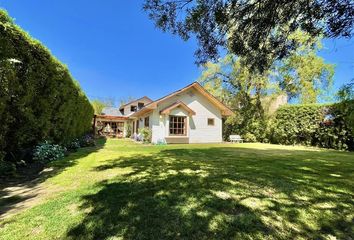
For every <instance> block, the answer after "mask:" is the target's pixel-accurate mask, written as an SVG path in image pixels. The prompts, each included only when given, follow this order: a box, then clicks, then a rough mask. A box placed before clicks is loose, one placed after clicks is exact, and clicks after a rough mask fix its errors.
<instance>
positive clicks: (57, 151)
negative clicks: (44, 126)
mask: <svg viewBox="0 0 354 240" xmlns="http://www.w3.org/2000/svg"><path fill="white" fill-rule="evenodd" d="M65 152H66V148H65V147H62V146H60V145H58V144H51V143H49V142H48V141H45V142H44V143H41V144H39V145H38V146H37V147H36V148H35V149H34V153H33V159H34V160H35V161H39V162H42V163H45V162H51V161H54V160H56V159H60V158H63V157H64V156H65Z"/></svg>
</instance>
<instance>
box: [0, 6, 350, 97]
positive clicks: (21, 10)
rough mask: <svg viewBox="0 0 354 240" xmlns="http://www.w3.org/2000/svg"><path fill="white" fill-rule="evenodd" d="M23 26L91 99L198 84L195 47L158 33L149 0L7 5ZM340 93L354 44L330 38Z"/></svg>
mask: <svg viewBox="0 0 354 240" xmlns="http://www.w3.org/2000/svg"><path fill="white" fill-rule="evenodd" d="M0 7H1V8H4V9H6V10H7V11H8V12H9V14H10V15H11V16H12V17H13V18H15V22H16V23H17V24H18V25H20V26H21V27H22V28H23V29H25V30H26V31H28V32H29V33H30V34H31V35H32V36H33V37H34V38H37V39H39V40H40V41H41V42H42V43H43V44H44V45H46V46H47V47H48V48H49V49H50V50H51V52H52V53H53V54H54V55H55V56H56V57H57V58H58V59H59V60H60V61H62V62H63V63H65V64H67V65H68V67H69V69H70V71H71V73H72V75H73V76H74V77H75V78H76V79H77V80H78V81H79V82H80V84H81V87H82V88H83V90H84V91H85V92H86V94H87V95H88V96H89V97H90V98H104V97H113V98H115V99H116V100H117V101H119V99H121V98H126V97H129V96H131V97H140V96H143V95H148V96H149V97H151V98H152V99H156V98H159V97H161V96H162V95H165V94H168V93H169V92H171V91H174V90H176V89H178V88H181V87H183V86H185V85H187V84H189V83H191V82H193V81H195V80H196V79H197V78H198V77H199V75H200V73H201V69H200V68H198V67H197V66H196V65H195V64H194V61H195V58H194V55H193V54H194V51H195V49H196V43H195V41H193V40H191V41H188V42H184V41H182V40H180V39H179V38H178V37H177V36H173V35H171V34H169V33H163V32H161V31H160V30H159V29H156V28H155V27H154V24H153V22H152V21H150V20H149V19H148V17H147V15H146V13H144V12H143V11H142V0H133V1H132V0H128V1H117V0H105V1H98V0H96V1H94V0H91V1H84V0H75V1H72V0H71V1H69V0H61V1H48V0H26V1H24V0H0ZM320 55H321V56H323V57H324V58H325V60H326V62H329V63H334V64H336V74H335V78H334V89H337V88H338V87H339V86H341V85H342V84H343V83H345V82H348V81H350V79H352V78H354V38H353V39H351V40H347V39H337V40H332V39H330V40H325V41H324V49H323V50H322V51H321V53H320Z"/></svg>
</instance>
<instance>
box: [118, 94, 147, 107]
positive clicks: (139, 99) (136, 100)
mask: <svg viewBox="0 0 354 240" xmlns="http://www.w3.org/2000/svg"><path fill="white" fill-rule="evenodd" d="M143 99H147V100H148V101H150V102H152V100H151V99H150V98H148V97H147V96H144V97H141V98H138V99H135V100H133V101H130V102H128V103H126V104H123V105H121V106H120V107H119V109H122V108H124V107H125V106H128V105H130V104H132V103H134V102H138V101H141V100H143Z"/></svg>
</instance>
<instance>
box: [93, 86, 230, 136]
mask: <svg viewBox="0 0 354 240" xmlns="http://www.w3.org/2000/svg"><path fill="white" fill-rule="evenodd" d="M231 114H232V111H231V110H230V109H229V108H228V107H227V106H225V105H224V104H223V103H222V102H220V101H219V100H218V99H216V98H215V97H214V96H213V95H211V94H210V93H209V92H207V91H206V90H205V89H204V88H203V87H202V86H201V85H200V84H199V83H197V82H194V83H192V84H190V85H188V86H186V87H184V88H182V89H180V90H178V91H176V92H173V93H171V94H169V95H167V96H165V97H162V98H160V99H158V100H156V101H152V100H151V99H149V98H148V97H143V98H140V99H137V100H134V101H132V102H129V103H127V104H125V105H123V106H121V107H120V108H119V109H117V108H114V109H112V108H106V109H104V110H103V113H102V115H96V116H95V118H94V119H95V120H94V125H95V129H97V132H98V133H99V134H105V135H112V136H118V137H127V136H135V135H136V134H138V133H139V129H140V128H144V127H148V128H150V129H151V132H152V139H151V140H152V142H153V143H159V142H165V143H207V142H222V118H223V117H226V116H229V115H231Z"/></svg>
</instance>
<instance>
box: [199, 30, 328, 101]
mask: <svg viewBox="0 0 354 240" xmlns="http://www.w3.org/2000/svg"><path fill="white" fill-rule="evenodd" d="M289 38H291V39H292V40H293V41H296V42H297V43H299V46H300V47H298V48H297V49H296V50H293V51H291V53H290V55H289V56H288V57H286V58H284V59H282V60H281V61H276V62H274V63H273V65H272V66H271V68H270V69H269V70H267V71H264V72H259V71H251V67H250V65H248V64H247V61H244V59H243V58H237V57H235V56H234V55H227V56H226V57H224V58H222V59H219V61H218V62H217V63H212V62H207V63H206V64H205V65H204V67H205V70H204V71H203V73H202V76H201V78H200V81H201V82H202V83H203V84H204V86H205V87H206V88H207V89H208V90H209V91H211V92H212V93H213V94H214V95H215V96H217V97H219V98H220V99H221V100H222V101H224V102H227V103H228V104H230V105H231V106H232V105H234V106H235V103H236V105H238V104H241V105H246V102H249V101H250V99H252V98H260V97H262V96H263V97H264V96H266V95H272V94H276V95H279V94H280V93H283V94H287V96H288V97H289V98H296V99H298V102H300V103H316V102H317V101H318V100H319V98H320V97H321V96H324V95H325V94H326V92H327V91H328V90H329V88H330V86H331V84H332V78H333V74H334V65H332V64H328V63H325V62H324V60H323V58H321V57H319V56H318V55H317V52H318V50H319V49H320V48H321V47H322V46H321V38H311V37H310V36H309V35H308V34H306V33H304V32H301V31H296V32H294V33H293V34H291V35H290V36H289Z"/></svg>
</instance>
